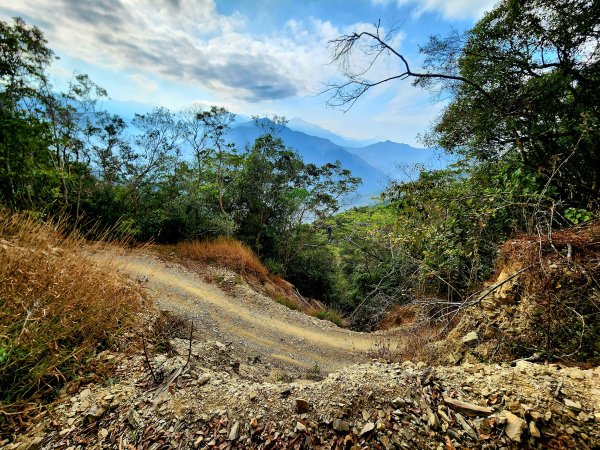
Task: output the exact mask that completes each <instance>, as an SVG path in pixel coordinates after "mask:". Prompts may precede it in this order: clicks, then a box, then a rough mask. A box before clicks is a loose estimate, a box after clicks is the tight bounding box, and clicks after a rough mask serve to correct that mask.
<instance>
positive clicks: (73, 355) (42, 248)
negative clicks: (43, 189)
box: [0, 211, 141, 428]
mask: <svg viewBox="0 0 600 450" xmlns="http://www.w3.org/2000/svg"><path fill="white" fill-rule="evenodd" d="M64 229H65V228H64V227H63V226H61V225H60V224H54V225H48V224H42V223H39V222H37V221H34V220H32V219H28V218H26V217H23V216H19V215H12V216H11V215H8V214H5V213H2V212H1V211H0V386H1V389H0V428H2V424H3V423H7V422H8V419H9V418H10V417H11V415H12V414H18V412H19V409H20V408H23V407H24V405H27V404H31V402H38V401H44V400H46V399H48V398H49V397H51V395H52V393H53V392H55V391H56V390H57V388H59V387H60V386H62V385H63V384H64V383H65V382H67V381H69V380H70V379H72V378H73V377H75V376H77V375H78V374H80V373H81V370H82V368H83V367H84V365H85V363H86V361H87V360H88V359H89V358H90V356H91V355H93V353H94V352H95V351H96V350H99V349H100V348H103V347H106V346H108V345H110V343H111V341H112V338H113V337H114V336H115V335H116V334H117V333H118V332H119V331H120V330H121V329H122V328H123V327H124V325H125V324H127V322H128V319H129V318H130V317H132V316H131V315H132V313H133V312H135V311H137V310H139V308H140V307H141V302H140V294H139V292H138V291H137V289H136V288H135V286H133V285H132V284H130V283H129V282H128V281H127V280H126V279H125V277H123V276H121V275H119V274H118V273H117V272H116V271H114V270H113V268H111V265H110V263H109V262H106V263H100V262H96V261H93V260H92V259H91V257H90V256H89V254H90V252H91V250H93V248H91V247H90V244H88V243H86V241H85V240H84V239H83V238H82V237H80V236H77V235H76V234H74V233H70V234H68V235H66V236H65V235H64V234H63V231H64Z"/></svg>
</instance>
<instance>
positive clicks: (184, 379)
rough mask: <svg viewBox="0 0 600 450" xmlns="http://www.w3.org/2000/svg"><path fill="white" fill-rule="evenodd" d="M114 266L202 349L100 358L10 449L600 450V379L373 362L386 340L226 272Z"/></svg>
mask: <svg viewBox="0 0 600 450" xmlns="http://www.w3.org/2000/svg"><path fill="white" fill-rule="evenodd" d="M99 257H106V255H103V256H99ZM110 257H112V258H115V259H116V260H117V262H118V263H119V264H120V266H121V268H122V270H123V271H125V272H126V273H128V274H129V275H130V276H131V277H132V278H134V279H137V280H138V281H139V282H140V283H141V284H142V285H143V286H144V287H145V289H146V290H147V292H148V293H149V294H150V296H151V297H152V299H153V301H154V303H155V305H156V306H157V307H158V308H159V309H162V310H168V311H170V312H171V313H172V314H174V315H176V316H180V317H183V318H186V319H188V320H191V321H193V323H194V324H195V330H196V331H195V334H194V339H193V340H192V341H191V342H190V341H188V340H187V339H185V338H184V336H180V337H174V336H171V337H170V338H169V339H168V341H169V342H168V347H169V351H167V352H166V353H163V354H161V353H160V352H159V350H158V348H157V346H153V347H151V348H150V349H149V356H145V355H144V353H143V352H141V351H138V352H136V353H135V354H128V355H125V354H123V353H119V352H112V353H111V352H103V353H102V354H100V355H98V356H97V359H98V360H99V361H111V362H112V363H113V364H114V367H115V371H114V375H113V377H112V378H111V379H110V382H107V381H106V380H98V381H96V382H92V383H88V384H86V385H80V386H75V388H74V389H69V388H68V389H67V391H66V392H65V394H64V395H63V396H62V397H61V400H60V401H59V403H58V404H56V405H55V406H54V408H53V410H52V411H51V412H49V413H48V414H46V415H45V416H44V417H42V418H41V420H39V421H38V422H37V425H35V426H34V427H33V428H31V429H30V430H29V431H28V432H27V433H25V434H23V435H21V436H17V438H16V439H15V441H14V442H12V443H10V444H9V443H8V442H5V443H4V444H5V446H6V448H7V449H11V450H16V449H20V450H25V449H30V450H33V449H37V448H44V449H54V448H60V449H73V450H74V449H78V448H107V449H108V448H119V449H124V448H152V449H167V448H209V449H217V448H218V449H230V448H236V449H244V448H265V449H266V448H269V449H273V448H307V449H308V448H315V449H317V448H319V449H330V448H347V449H366V448H377V449H386V450H390V449H416V448H418V449H436V450H437V449H447V450H453V449H459V448H461V449H462V448H488V449H494V448H514V449H517V448H556V449H570V448H581V449H588V448H590V449H591V448H600V406H599V405H600V368H595V369H588V370H582V369H579V368H570V367H562V366H559V365H554V364H550V365H543V364H532V363H529V362H526V361H518V362H516V363H514V364H512V365H511V364H480V363H476V364H469V363H465V364H462V365H460V366H455V367H430V366H427V365H426V364H425V363H423V362H419V363H413V362H410V361H407V362H404V363H401V364H399V363H394V364H386V363H380V362H375V361H373V360H369V350H372V349H373V346H374V345H376V344H377V343H378V342H380V341H381V339H386V338H390V336H389V335H386V334H383V333H382V334H379V335H373V334H365V333H356V332H351V331H348V330H344V329H341V328H338V327H336V326H334V325H333V324H330V323H328V322H326V321H321V320H318V319H315V318H313V317H310V316H307V315H304V314H302V313H300V312H297V311H292V310H289V309H287V308H286V307H284V306H282V305H279V304H277V303H275V302H274V301H272V300H270V299H268V298H266V297H264V296H262V295H260V294H257V293H256V292H254V291H253V290H252V289H250V288H249V287H248V286H247V285H245V284H244V283H243V282H239V281H236V277H235V275H234V274H231V273H228V272H225V271H223V272H219V273H217V278H218V279H219V282H220V284H222V285H226V286H227V289H226V290H222V289H220V288H219V287H217V286H216V285H213V284H209V283H207V282H205V281H204V279H203V278H202V277H201V276H199V275H198V274H196V273H193V272H191V271H189V270H187V269H185V268H183V267H181V266H179V265H176V264H173V263H168V262H163V261H160V260H159V259H157V258H156V257H154V256H152V255H150V254H147V253H144V252H142V251H136V252H133V253H131V254H128V255H119V256H114V255H113V256H110ZM213 275H214V274H213ZM153 331H155V328H152V327H149V328H148V332H149V333H152V332H153ZM150 337H151V336H150ZM129 338H130V339H134V338H135V337H134V336H132V335H130V336H129ZM399 344H400V346H402V345H405V343H402V342H401V343H399ZM164 351H165V350H164V349H163V352H164ZM149 364H150V365H151V366H152V367H153V372H152V373H151V372H150V370H149V368H148V365H149ZM327 372H331V373H329V374H327ZM0 446H1V444H0Z"/></svg>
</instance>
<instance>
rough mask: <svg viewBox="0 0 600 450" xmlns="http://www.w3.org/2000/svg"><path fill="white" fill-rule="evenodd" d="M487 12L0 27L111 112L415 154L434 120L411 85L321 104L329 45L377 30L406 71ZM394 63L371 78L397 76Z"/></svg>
mask: <svg viewBox="0 0 600 450" xmlns="http://www.w3.org/2000/svg"><path fill="white" fill-rule="evenodd" d="M493 3H494V0H3V1H2V4H1V5H0V18H1V19H2V20H8V19H9V18H10V17H14V16H20V17H22V18H24V19H25V20H26V21H27V22H28V23H31V24H35V25H37V26H38V27H40V28H41V29H42V30H43V31H44V33H45V35H46V38H47V39H48V41H49V46H50V47H51V48H52V49H54V50H55V52H56V54H57V55H58V56H59V57H60V60H58V61H57V62H56V63H55V65H54V67H53V69H52V76H53V79H54V81H55V83H56V84H58V85H60V84H61V83H65V81H66V80H68V79H69V78H70V77H71V75H72V74H73V72H84V73H87V74H89V75H90V76H91V78H92V79H93V80H94V81H96V82H97V83H98V84H100V85H101V86H103V87H104V88H106V89H107V90H108V92H109V95H110V97H111V99H113V100H114V101H115V103H114V105H117V106H113V107H114V108H116V109H119V110H120V111H119V112H122V113H127V112H131V111H133V110H143V109H144V108H146V109H147V108H149V107H151V106H155V105H163V106H168V107H171V108H180V107H183V106H187V105H190V104H192V103H194V102H198V103H201V104H205V105H212V104H216V105H220V106H225V107H227V108H229V109H230V110H231V111H233V112H236V113H241V114H246V115H253V114H258V115H265V114H269V115H271V114H278V115H284V116H286V117H288V118H290V119H291V118H295V117H299V118H302V119H304V120H306V121H309V122H312V123H315V124H318V125H320V126H322V127H324V128H327V129H329V130H331V131H334V132H336V133H339V134H342V135H344V136H347V137H351V138H357V139H370V138H378V139H390V140H395V141H399V142H405V143H408V144H416V143H417V135H418V134H419V133H422V132H423V131H425V130H426V129H427V126H428V124H429V123H430V122H431V120H432V119H433V118H434V117H435V116H436V114H437V113H438V112H439V111H440V109H441V108H442V106H443V105H442V104H439V103H435V102H433V101H432V100H431V99H430V97H429V96H428V95H427V93H426V92H423V91H421V90H419V89H417V88H413V87H412V86H411V85H410V83H409V82H407V81H404V82H401V81H400V82H394V83H389V84H387V85H385V86H382V87H381V88H379V89H376V90H372V91H370V92H369V94H368V95H367V96H365V98H363V99H361V100H360V101H359V102H358V103H356V104H355V106H354V107H353V108H352V109H351V110H350V111H349V112H347V113H343V112H341V111H339V110H336V109H333V108H330V107H328V106H327V105H326V101H327V97H326V96H324V95H318V93H319V92H320V91H322V89H323V83H325V82H327V81H330V80H333V79H335V77H336V67H335V66H332V65H330V64H328V52H327V42H328V41H329V40H330V39H333V38H335V37H337V36H339V35H341V34H345V33H349V32H352V31H355V30H362V29H365V27H368V26H370V25H369V24H372V23H374V22H376V21H378V20H381V24H382V26H384V27H388V28H389V27H392V26H396V27H398V33H397V35H396V37H395V41H394V42H395V45H396V46H397V48H398V49H399V50H401V51H402V52H404V53H405V54H406V55H407V56H408V57H409V60H410V61H411V63H412V64H413V66H418V64H419V62H420V58H419V54H418V45H419V44H423V43H425V42H426V40H427V37H428V36H429V35H431V34H446V33H447V32H449V31H450V30H451V29H453V28H454V29H458V30H464V29H467V28H470V27H471V26H473V24H474V23H475V22H476V21H477V19H478V18H480V17H481V15H482V14H483V12H484V11H485V10H487V9H489V8H490V7H491V6H492V5H493ZM396 63H397V62H396V61H392V60H390V61H388V62H387V63H385V64H382V65H381V66H379V67H378V68H377V70H380V71H381V72H382V73H387V72H388V71H389V72H390V73H393V71H394V70H395V69H396V68H397V67H398V66H397V65H396Z"/></svg>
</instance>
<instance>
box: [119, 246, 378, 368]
mask: <svg viewBox="0 0 600 450" xmlns="http://www.w3.org/2000/svg"><path fill="white" fill-rule="evenodd" d="M117 264H118V265H119V266H120V267H121V269H122V270H123V271H125V272H126V273H127V274H129V275H130V276H131V277H133V278H135V279H138V280H143V281H144V285H145V288H146V289H147V290H148V292H149V293H150V296H151V297H152V299H153V300H154V303H155V305H156V306H157V307H158V308H160V309H161V310H168V311H171V312H174V313H176V314H178V315H181V316H183V317H185V318H187V319H191V320H193V321H194V324H195V326H196V329H197V330H198V331H199V333H201V335H202V337H203V338H206V339H211V338H212V339H215V340H217V341H220V342H222V343H225V344H226V345H229V346H230V347H231V348H232V349H234V350H235V351H236V353H238V354H242V355H244V356H245V357H247V358H248V359H253V358H256V357H258V358H260V359H261V360H262V361H270V362H272V363H273V364H274V365H276V366H280V367H282V366H283V367H286V368H295V369H301V370H307V369H310V368H313V367H315V366H317V367H318V368H319V369H320V370H322V371H324V372H330V371H333V370H336V369H339V368H341V367H344V366H347V365H349V364H353V363H356V362H361V361H365V360H366V359H367V355H366V353H367V352H369V351H370V350H373V348H374V346H375V345H376V344H378V343H379V344H380V343H381V342H382V339H384V338H383V337H382V336H381V335H374V334H369V333H358V332H353V331H349V330H345V329H342V328H339V327H337V326H335V325H333V324H331V323H330V322H327V321H324V320H319V319H316V318H314V317H310V316H307V315H305V314H303V313H301V312H298V311H293V310H290V309H288V308H286V307H285V306H283V305H280V304H278V303H276V302H274V301H273V300H271V299H269V298H267V297H265V296H264V295H261V294H259V293H256V292H255V291H253V290H251V289H250V288H249V287H247V286H245V287H243V288H240V287H238V288H237V289H236V293H235V296H233V295H232V294H228V293H226V292H225V291H223V290H221V289H219V287H217V286H216V285H213V284H209V283H206V282H205V281H203V279H202V278H201V277H200V276H199V275H198V274H196V273H193V272H191V271H190V270H188V269H186V268H184V267H182V266H180V265H178V264H173V263H170V262H169V263H166V262H163V261H161V260H159V259H158V258H156V257H155V256H152V255H150V254H148V253H143V252H140V251H136V252H133V253H131V254H128V255H123V256H119V257H117Z"/></svg>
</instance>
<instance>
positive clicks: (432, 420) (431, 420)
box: [427, 408, 440, 430]
mask: <svg viewBox="0 0 600 450" xmlns="http://www.w3.org/2000/svg"><path fill="white" fill-rule="evenodd" d="M427 423H428V424H429V426H430V427H431V429H432V430H437V429H438V427H439V426H440V421H439V419H438V418H437V416H436V415H435V414H434V412H433V411H432V410H431V408H427Z"/></svg>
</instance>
